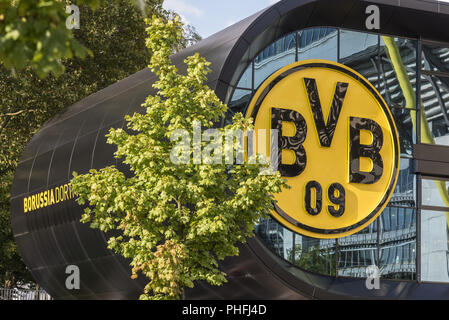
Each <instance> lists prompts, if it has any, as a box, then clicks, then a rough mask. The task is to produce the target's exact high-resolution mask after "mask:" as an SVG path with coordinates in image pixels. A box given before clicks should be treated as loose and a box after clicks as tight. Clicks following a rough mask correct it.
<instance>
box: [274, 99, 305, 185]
mask: <svg viewBox="0 0 449 320" xmlns="http://www.w3.org/2000/svg"><path fill="white" fill-rule="evenodd" d="M284 121H285V122H292V123H293V124H294V125H295V126H296V133H295V135H294V136H292V137H285V136H282V125H283V122H284ZM271 129H273V130H279V133H280V134H279V135H278V137H279V138H278V146H279V149H280V150H281V151H282V150H291V151H293V152H294V153H295V156H296V159H295V163H294V164H282V152H281V151H280V152H278V161H277V164H278V166H279V172H280V173H281V175H282V176H283V177H297V176H299V175H300V174H301V173H302V172H303V171H304V170H305V168H306V164H307V156H306V150H305V149H304V146H303V145H302V144H303V143H304V141H305V140H306V137H307V124H306V121H305V120H304V117H303V116H302V115H301V114H300V113H299V112H296V111H294V110H287V109H278V108H273V110H272V111H271Z"/></svg>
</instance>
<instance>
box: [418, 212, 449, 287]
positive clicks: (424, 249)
mask: <svg viewBox="0 0 449 320" xmlns="http://www.w3.org/2000/svg"><path fill="white" fill-rule="evenodd" d="M447 214H448V213H447V212H439V211H427V210H423V211H422V212H421V278H422V280H423V281H438V282H449V268H448V257H449V248H448V241H449V238H448V218H447Z"/></svg>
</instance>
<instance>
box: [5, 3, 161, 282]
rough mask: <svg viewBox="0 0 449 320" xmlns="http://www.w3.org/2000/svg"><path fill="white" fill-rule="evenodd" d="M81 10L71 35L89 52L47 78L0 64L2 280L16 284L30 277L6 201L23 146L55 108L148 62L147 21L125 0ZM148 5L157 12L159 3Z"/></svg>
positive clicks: (85, 7)
mask: <svg viewBox="0 0 449 320" xmlns="http://www.w3.org/2000/svg"><path fill="white" fill-rule="evenodd" d="M156 2H157V3H159V2H161V1H156ZM80 10H81V17H82V27H81V28H80V29H79V30H74V36H75V38H76V39H77V41H79V42H80V43H82V44H83V45H84V46H86V47H88V48H92V52H93V55H92V56H89V57H86V58H85V59H84V60H83V59H80V58H73V59H66V60H62V63H63V65H64V68H65V72H64V73H63V74H62V75H60V76H59V77H55V76H53V75H49V76H48V77H46V78H45V79H41V78H39V77H38V76H37V74H36V73H35V72H34V70H33V68H32V67H26V68H24V69H23V70H22V71H18V72H17V74H16V75H12V74H11V72H10V71H9V70H7V69H5V68H2V67H0V143H1V146H2V147H1V148H0V286H1V285H3V283H4V282H5V280H8V281H10V282H12V284H13V285H14V284H15V283H16V282H24V281H28V280H29V279H30V276H29V274H28V273H27V272H26V268H25V266H24V264H23V262H22V259H21V258H20V255H19V254H18V252H17V249H16V246H15V243H14V240H13V237H12V232H11V222H10V204H9V201H10V194H9V193H10V188H11V183H12V178H13V175H14V171H15V169H16V166H17V162H18V159H19V157H20V155H21V153H22V151H23V148H24V147H25V146H26V144H27V143H28V141H29V140H30V139H31V137H32V136H33V135H34V134H35V133H36V132H37V131H38V130H39V128H40V126H41V125H42V124H43V123H44V122H45V121H47V120H49V119H50V118H52V117H53V116H54V115H56V114H57V113H58V112H61V111H63V110H64V109H65V108H67V107H68V106H70V105H72V104H73V103H75V102H77V101H79V100H81V99H83V98H84V97H86V96H88V95H90V94H92V93H95V92H97V91H99V90H101V89H103V88H105V87H107V86H108V85H110V84H113V83H114V82H117V81H119V80H121V79H123V78H125V77H127V76H129V75H131V74H133V73H135V72H137V71H139V70H142V69H143V68H145V67H146V66H147V65H148V62H149V51H148V49H147V48H146V45H145V38H146V33H145V27H146V26H145V22H144V20H143V17H142V14H141V11H140V10H139V9H137V8H136V7H135V6H134V5H133V4H131V3H130V2H129V0H116V1H115V2H109V3H107V4H106V5H104V6H102V7H100V8H98V9H97V10H95V11H94V10H92V9H90V7H88V6H80ZM147 10H149V11H151V12H153V13H157V10H158V9H157V7H155V8H153V9H151V8H148V9H147ZM7 273H8V275H7Z"/></svg>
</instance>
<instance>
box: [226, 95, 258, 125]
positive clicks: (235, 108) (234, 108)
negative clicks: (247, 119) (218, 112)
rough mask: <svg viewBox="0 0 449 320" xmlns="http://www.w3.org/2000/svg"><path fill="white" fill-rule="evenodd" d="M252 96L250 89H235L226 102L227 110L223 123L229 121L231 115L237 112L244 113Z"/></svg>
mask: <svg viewBox="0 0 449 320" xmlns="http://www.w3.org/2000/svg"><path fill="white" fill-rule="evenodd" d="M252 96H253V92H252V91H250V90H242V89H236V90H235V91H234V94H233V96H232V98H231V101H230V102H229V103H228V112H227V113H226V121H225V124H229V123H231V121H232V117H233V116H234V115H235V114H236V113H238V112H241V113H242V114H243V115H245V112H246V108H247V107H248V104H249V102H250V101H251V98H252Z"/></svg>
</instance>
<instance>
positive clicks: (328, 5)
mask: <svg viewBox="0 0 449 320" xmlns="http://www.w3.org/2000/svg"><path fill="white" fill-rule="evenodd" d="M373 5H374V6H375V7H376V8H377V10H378V13H379V18H380V20H379V22H380V24H379V28H371V27H370V26H369V23H367V21H368V19H370V18H372V14H373V12H375V11H370V10H369V9H372V6H373ZM368 7H370V8H368ZM445 30H449V6H448V5H446V4H443V3H439V2H437V1H393V0H390V1H369V2H368V1H359V0H341V1H334V0H314V1H312V0H308V1H306V0H283V1H280V2H278V3H276V4H275V5H273V6H271V7H269V8H267V9H265V10H263V11H261V12H258V13H256V14H255V15H253V16H251V17H248V18H247V19H245V20H243V21H241V22H239V23H237V24H235V25H233V26H231V27H229V28H227V29H225V30H223V31H221V32H219V33H217V34H215V35H213V36H211V37H210V38H208V39H205V40H203V41H201V42H200V43H198V44H196V45H195V46H193V47H190V48H187V49H186V50H184V51H183V52H181V53H179V54H177V55H175V56H174V57H173V60H174V62H175V63H176V64H177V65H178V66H180V68H182V64H181V62H182V60H183V59H184V58H185V57H186V56H188V55H190V54H192V53H194V52H199V53H200V54H201V55H203V56H205V57H206V59H208V60H209V61H211V62H212V73H211V75H210V76H209V85H210V86H211V87H212V88H213V89H214V90H215V92H216V93H217V95H218V96H219V97H220V98H221V99H222V100H223V101H225V102H226V103H227V104H228V106H229V111H228V114H227V116H226V117H225V118H224V119H223V125H225V124H227V123H229V122H230V121H231V119H232V116H233V114H235V113H237V112H241V113H243V114H246V113H247V111H248V107H249V105H250V103H251V101H252V100H253V97H254V95H255V93H256V92H257V90H258V88H259V87H260V86H261V85H262V84H263V83H264V81H265V80H266V79H267V78H268V77H269V76H270V75H272V74H273V73H274V72H277V71H278V70H279V69H281V68H283V67H285V66H288V65H290V64H292V63H295V62H298V61H307V60H310V59H319V60H325V61H330V62H335V63H340V64H342V65H344V66H346V67H349V68H351V69H352V70H355V71H356V72H357V73H359V74H360V75H362V76H363V77H364V78H365V79H367V80H368V81H369V82H370V84H371V85H372V86H373V87H374V88H375V89H376V90H377V92H379V93H380V95H381V96H382V98H383V99H384V101H385V102H386V104H387V105H388V107H389V109H390V112H391V115H392V116H393V118H394V121H395V125H396V128H397V132H398V136H399V145H400V166H399V168H398V178H397V183H396V187H395V189H394V191H393V192H392V196H391V198H390V200H389V202H388V205H387V206H386V207H385V208H384V209H383V211H382V213H381V214H380V215H379V217H378V218H377V219H376V220H375V221H374V222H372V223H371V224H369V225H368V226H367V227H366V228H364V229H363V230H361V231H359V232H357V233H355V234H352V235H349V236H345V237H340V238H335V239H318V238H312V237H307V236H304V235H301V234H299V233H297V232H294V231H291V230H290V229H289V228H287V227H286V226H285V225H283V224H282V223H280V222H278V221H277V220H276V219H274V218H269V219H264V220H261V221H260V223H259V224H258V225H257V226H256V228H255V235H256V236H255V237H254V238H253V239H250V240H249V241H248V243H247V244H245V245H242V246H241V249H240V255H239V256H238V257H234V258H229V259H227V260H225V261H224V262H223V264H222V268H223V270H224V271H225V272H226V273H227V274H228V276H229V283H228V284H226V285H225V286H223V287H219V288H213V287H210V286H208V285H206V284H204V283H199V284H198V285H197V287H196V288H195V289H192V290H189V291H188V295H187V296H188V298H192V299H223V298H224V299H240V298H251V299H257V298H261V299H326V298H339V299H341V298H369V299H371V298H395V299H397V298H399V299H416V298H418V299H427V298H437V299H448V298H449V295H448V294H447V291H448V289H449V227H448V226H449V189H448V183H447V180H448V179H449V114H448V108H449V35H448V34H447V32H445ZM154 81H155V79H154V76H153V75H152V74H151V73H150V72H149V71H148V70H143V71H141V72H139V73H137V74H135V75H133V76H131V77H129V78H127V79H125V80H123V81H121V82H119V83H117V84H115V85H113V86H111V87H109V88H106V89H104V90H102V91H100V92H99V93H97V94H95V95H92V96H90V97H88V98H86V99H84V100H83V101H80V102H79V103H77V104H75V105H74V106H71V107H70V108H68V109H67V111H66V112H64V113H63V114H61V115H59V116H57V117H56V118H55V119H53V120H51V121H50V122H48V123H47V124H45V126H44V127H43V128H42V129H41V131H40V132H39V133H38V134H36V136H35V137H34V138H33V140H32V141H31V142H30V143H29V145H28V146H27V148H26V150H25V151H24V154H23V156H22V159H21V161H20V164H19V167H18V169H17V172H16V176H15V181H14V186H13V189H12V201H11V204H12V226H13V231H14V235H15V239H16V241H17V243H18V246H19V249H20V252H21V253H22V255H23V258H24V260H25V263H26V264H27V266H28V267H29V268H30V270H31V272H32V274H33V276H34V277H35V278H36V280H37V281H38V282H39V283H40V284H41V286H42V287H44V288H45V289H46V290H47V291H48V292H49V293H50V294H51V295H52V296H53V297H55V298H60V299H74V298H89V299H90V298H92V299H118V298H125V299H132V298H135V297H137V296H138V294H139V292H140V290H141V288H142V286H143V283H142V282H141V280H131V279H130V278H129V276H130V271H129V268H128V265H127V261H125V260H123V259H121V258H120V257H118V256H116V255H114V254H112V253H111V252H110V251H109V250H107V249H106V245H105V236H104V235H103V234H102V233H101V232H99V231H96V230H92V229H90V228H89V227H88V226H86V225H83V224H81V223H80V222H79V218H80V215H81V213H82V209H81V208H80V207H78V206H77V204H76V203H75V201H74V200H73V198H72V197H71V196H70V195H69V193H67V194H66V193H65V192H64V185H65V184H67V183H68V181H69V180H70V176H71V172H73V171H77V172H81V173H83V172H86V171H88V170H89V169H91V168H101V167H104V166H107V165H111V164H116V165H118V166H119V167H120V166H122V164H120V163H119V162H117V161H116V160H115V159H114V158H113V156H112V153H113V151H114V150H113V148H112V147H111V146H109V145H107V144H106V142H105V138H104V136H105V134H106V133H107V131H108V130H109V128H112V127H122V126H123V124H124V120H123V116H124V115H125V114H130V113H133V112H135V111H137V110H138V108H139V106H140V104H141V103H142V102H143V101H144V99H145V97H146V96H147V95H148V94H150V93H152V92H154V89H153V88H152V87H151V85H152V83H153V82H154ZM360 108H363V105H361V106H360ZM61 188H62V189H61ZM53 191H54V192H55V194H57V193H58V194H59V196H58V197H59V201H58V203H55V205H52V206H48V207H41V208H39V209H36V210H35V212H28V213H26V212H24V208H23V206H24V199H26V198H27V197H30V196H32V195H35V194H38V193H40V192H48V193H50V192H53ZM70 264H76V265H78V266H80V269H81V273H82V274H83V277H82V278H81V280H82V286H81V289H80V290H76V291H70V290H68V289H67V288H65V287H64V283H65V276H66V274H65V267H66V266H67V265H70ZM370 266H377V267H378V268H379V273H380V283H381V288H380V289H379V290H369V289H368V288H367V287H366V278H367V276H368V275H367V268H368V267H370Z"/></svg>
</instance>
